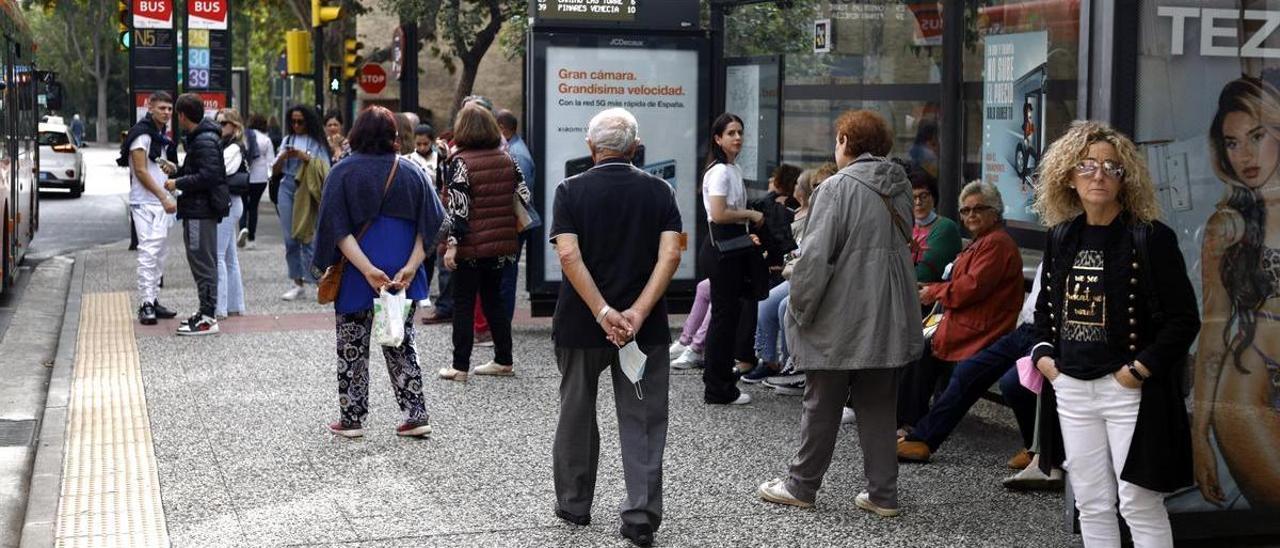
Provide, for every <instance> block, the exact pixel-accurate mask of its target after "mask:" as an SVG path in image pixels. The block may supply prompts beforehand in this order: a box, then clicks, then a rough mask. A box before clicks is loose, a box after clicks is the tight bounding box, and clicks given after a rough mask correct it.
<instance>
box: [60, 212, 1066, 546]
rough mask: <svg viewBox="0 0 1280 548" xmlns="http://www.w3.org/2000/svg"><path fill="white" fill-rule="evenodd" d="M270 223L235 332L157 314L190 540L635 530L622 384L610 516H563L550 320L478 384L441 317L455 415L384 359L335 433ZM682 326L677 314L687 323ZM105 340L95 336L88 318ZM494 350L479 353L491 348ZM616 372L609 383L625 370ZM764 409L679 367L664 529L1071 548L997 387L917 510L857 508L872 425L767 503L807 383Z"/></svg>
mask: <svg viewBox="0 0 1280 548" xmlns="http://www.w3.org/2000/svg"><path fill="white" fill-rule="evenodd" d="M264 205H265V207H264V218H263V232H264V233H265V234H263V235H262V236H261V237H260V239H259V244H260V245H259V246H258V248H257V249H255V250H249V251H243V250H242V253H243V254H242V257H241V262H242V263H243V268H244V280H245V284H246V289H247V293H248V297H249V299H248V300H249V302H248V307H249V311H248V312H249V315H248V316H245V317H242V318H232V319H230V320H227V321H225V322H224V324H223V328H224V330H225V331H226V332H225V333H223V334H221V335H217V336H212V337H201V338H185V339H180V338H177V337H174V336H171V335H170V333H171V332H170V331H169V329H172V327H173V326H172V325H163V324H162V325H163V327H157V328H142V327H141V326H135V327H137V329H136V331H135V332H136V343H137V348H138V350H139V353H140V366H141V369H142V371H141V373H142V378H143V381H144V385H145V393H146V407H147V412H148V413H149V415H150V421H151V423H150V424H151V436H152V439H153V440H154V454H155V459H156V462H157V464H158V470H159V478H160V487H161V489H160V491H161V497H162V500H163V511H164V522H165V523H167V526H168V534H169V538H170V540H171V541H172V544H173V545H174V546H198V547H204V546H378V547H390V546H624V545H626V544H625V543H624V542H623V541H622V540H621V539H620V538H619V537H618V535H617V526H618V520H617V517H616V506H617V503H618V502H619V501H620V500H621V498H622V480H621V471H620V461H619V458H618V453H617V452H618V446H617V432H616V430H617V428H616V422H615V420H614V418H613V404H612V398H611V396H610V394H609V393H608V392H609V391H608V390H602V391H601V398H600V403H599V413H600V427H601V435H602V447H601V455H602V459H601V469H600V478H599V482H598V487H597V490H598V492H597V498H596V507H595V510H594V512H593V514H594V516H593V517H594V523H593V525H591V526H590V527H586V528H575V527H570V526H567V525H564V524H562V523H561V522H560V521H559V520H558V519H556V518H555V517H554V516H553V515H552V513H551V508H552V501H553V494H552V484H551V465H550V455H551V440H552V435H553V431H554V425H555V417H556V413H557V407H558V406H557V403H556V391H557V385H558V380H559V376H558V374H557V372H556V370H555V366H554V362H553V359H552V356H553V354H552V345H551V340H550V325H549V323H548V322H547V321H546V320H545V319H528V318H527V313H525V314H523V315H522V318H521V320H520V321H518V322H517V327H516V330H515V343H516V348H517V351H516V368H517V372H518V373H517V376H516V377H515V378H507V379H503V378H484V377H480V378H474V379H473V380H472V382H470V383H469V384H467V385H457V384H453V383H446V382H443V381H438V380H435V379H434V378H433V377H432V376H430V375H431V374H432V373H433V372H434V370H435V369H436V368H438V367H440V366H441V365H442V364H444V363H446V362H445V360H446V358H447V356H448V354H449V349H450V344H449V339H448V336H449V328H448V327H447V326H428V327H420V328H419V331H418V333H419V338H418V349H419V355H420V357H421V358H422V366H423V368H424V370H425V371H426V373H427V374H428V377H427V379H426V382H425V384H426V395H427V401H428V407H429V410H430V411H431V417H432V422H433V425H434V428H435V432H434V433H433V435H432V436H431V438H430V439H429V440H405V439H400V438H397V437H396V436H395V435H394V434H393V432H392V429H393V428H394V426H395V424H396V420H397V418H398V417H397V410H396V406H395V402H394V399H393V397H392V394H391V388H390V386H389V383H388V381H387V377H386V373H385V368H384V366H383V365H382V359H381V357H380V356H379V355H378V353H377V352H376V351H375V352H374V355H375V357H374V358H373V360H372V363H371V367H372V368H373V370H374V371H375V373H374V374H373V376H372V387H371V407H372V410H371V414H370V418H369V421H368V424H367V429H368V434H367V435H366V438H365V439H364V440H359V441H349V440H343V439H335V438H334V437H332V436H331V435H329V434H327V433H326V432H325V431H324V427H323V425H324V424H325V423H327V422H329V421H331V420H333V419H334V418H335V416H336V413H337V405H336V395H335V385H336V381H335V379H334V378H333V377H334V364H333V361H334V360H333V357H332V354H333V344H334V342H333V333H332V331H331V327H330V326H331V325H332V315H331V313H330V312H329V311H328V310H327V309H326V308H324V307H320V306H318V305H315V304H313V303H312V302H310V301H308V302H293V303H288V302H283V301H281V300H279V297H278V296H279V295H280V293H282V292H283V291H284V290H285V289H287V288H288V283H289V282H288V281H287V280H285V279H284V276H283V270H284V266H283V257H282V255H283V251H282V247H281V246H280V245H279V237H278V233H279V229H278V227H277V226H276V225H275V223H274V222H273V221H274V219H273V218H272V217H271V216H270V215H269V214H268V212H269V211H270V204H264ZM177 242H180V240H179V233H178V232H177V231H175V232H174V233H173V235H172V237H171V245H172V251H171V257H170V261H169V265H168V268H167V270H166V283H167V285H166V288H165V289H164V290H163V292H162V297H161V299H162V300H163V301H164V302H165V304H166V305H168V306H170V307H171V308H175V309H176V310H179V311H180V313H184V314H185V313H189V312H190V310H192V309H193V308H194V306H195V292H194V289H193V284H192V281H191V277H190V274H189V271H188V270H187V267H186V264H185V261H184V260H183V257H182V256H181V255H182V253H181V244H180V243H177ZM79 260H80V261H82V263H83V264H82V266H83V267H84V268H85V272H86V278H85V283H84V288H85V289H84V291H85V294H86V296H87V295H90V294H93V293H104V292H118V291H126V292H128V291H132V289H133V285H134V272H133V269H134V255H133V253H132V252H129V251H127V250H125V248H124V245H123V244H120V245H113V246H108V247H105V248H100V249H96V250H92V251H88V252H83V253H82V254H81V255H80V257H79ZM673 324H674V322H673ZM81 336H82V337H83V336H84V334H83V333H82V334H81ZM488 352H490V350H489V349H484V348H481V349H478V350H477V352H476V357H475V361H476V363H482V362H483V361H487V360H488V358H489V357H490V355H489V354H488ZM605 386H606V387H607V385H605ZM747 390H748V391H750V392H751V393H752V394H753V396H755V397H756V402H755V403H753V404H752V405H750V406H747V407H744V408H724V407H708V406H705V405H703V404H702V403H701V380H700V378H699V376H698V374H697V372H684V373H682V372H677V373H676V374H675V376H674V378H673V380H672V383H671V392H672V394H671V423H670V437H669V442H668V447H667V459H666V469H665V470H666V497H665V505H666V510H665V513H666V519H665V521H664V523H663V527H662V529H661V531H659V534H658V544H659V545H661V546H772V545H779V546H780V545H789V546H790V545H794V546H912V547H915V546H1066V545H1071V544H1072V543H1077V542H1078V540H1076V537H1073V536H1071V535H1070V534H1068V533H1064V532H1063V530H1062V527H1061V504H1062V502H1061V500H1062V499H1061V497H1060V496H1059V495H1056V494H1020V493H1010V492H1006V491H1004V490H1003V489H1002V488H1001V487H1000V485H999V479H1000V478H1001V477H1002V476H1003V475H1004V474H1006V473H1007V471H1006V470H1004V469H1003V463H1004V461H1005V459H1006V458H1007V457H1008V456H1009V455H1010V454H1012V452H1013V450H1014V449H1015V448H1016V446H1017V434H1016V429H1015V427H1014V424H1013V421H1012V416H1011V415H1010V413H1009V412H1008V410H1006V409H1004V408H1001V407H999V406H997V405H994V404H991V403H988V402H981V403H979V405H978V406H977V407H976V408H975V411H974V412H973V413H972V414H971V415H970V417H969V418H967V419H966V420H965V421H964V422H963V423H962V425H961V427H960V429H959V431H958V432H957V433H956V435H955V436H954V437H953V439H952V440H951V441H950V442H949V443H948V444H947V445H946V446H945V447H944V449H943V450H942V452H941V453H940V454H939V455H937V456H936V457H935V462H934V463H932V464H929V465H924V466H921V465H904V466H903V467H902V468H901V475H900V480H899V481H900V488H901V493H902V495H901V496H902V503H903V505H904V507H905V510H906V512H905V513H904V515H903V516H902V517H901V518H898V519H895V520H882V519H877V518H874V517H872V516H870V515H867V514H865V513H862V512H858V511H857V510H856V509H855V508H854V507H853V504H852V503H853V496H854V495H855V494H856V493H857V492H858V489H859V486H860V484H861V480H860V478H859V476H860V472H859V471H860V470H861V466H862V463H861V459H860V456H859V451H858V448H857V444H856V440H855V439H854V438H853V436H855V435H856V429H855V428H854V427H852V426H846V427H844V432H843V435H844V437H843V438H842V439H841V442H840V445H839V447H838V449H837V454H836V461H835V463H834V464H833V466H832V469H831V472H830V473H829V474H828V476H827V483H826V485H825V486H824V488H823V490H822V492H821V493H820V494H819V500H818V506H817V508H815V509H813V510H807V511H806V510H796V509H791V508H781V507H777V506H773V505H769V504H766V503H762V502H760V501H758V500H757V499H756V498H755V497H754V496H753V492H754V489H755V486H756V485H758V484H759V483H760V482H762V481H764V480H766V479H769V478H771V477H775V476H777V475H779V474H780V473H781V472H782V471H783V469H784V467H785V465H786V462H787V460H788V459H789V458H790V457H791V455H792V453H793V450H794V447H795V444H796V440H797V433H796V429H797V425H798V424H799V411H800V409H799V403H800V402H799V398H793V397H781V396H776V395H774V394H772V393H771V392H770V391H766V390H763V389H760V388H747Z"/></svg>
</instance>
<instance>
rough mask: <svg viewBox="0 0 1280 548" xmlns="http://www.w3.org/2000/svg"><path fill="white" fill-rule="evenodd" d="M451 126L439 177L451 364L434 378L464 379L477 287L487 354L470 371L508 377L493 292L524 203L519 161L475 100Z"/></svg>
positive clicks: (507, 327) (506, 335)
mask: <svg viewBox="0 0 1280 548" xmlns="http://www.w3.org/2000/svg"><path fill="white" fill-rule="evenodd" d="M453 131H454V133H453V146H454V150H455V151H454V153H453V154H452V155H451V156H450V157H449V160H448V162H447V164H446V167H445V177H444V179H445V184H446V185H447V188H448V202H449V203H448V212H449V218H450V220H451V221H452V228H451V229H450V231H449V237H448V247H447V248H446V250H445V254H444V265H445V268H448V269H449V270H452V271H453V277H452V280H451V283H452V285H453V302H454V304H453V365H452V366H450V367H445V368H443V369H441V370H440V378H442V379H446V380H453V381H460V382H465V381H466V380H467V375H468V372H469V371H470V370H471V348H472V345H473V344H474V343H475V332H474V329H473V325H472V322H473V320H474V317H475V301H476V295H477V293H478V294H479V297H480V306H481V308H482V310H483V311H484V315H485V317H486V318H488V320H489V331H490V333H492V334H493V354H494V356H493V360H492V361H490V362H489V363H486V364H484V365H482V366H480V367H477V368H476V370H475V373H476V374H477V375H497V376H504V377H509V376H511V375H513V374H514V372H513V371H512V365H513V362H514V361H513V359H512V357H511V316H509V315H508V314H507V310H506V307H505V306H503V304H502V302H503V301H502V297H501V295H499V291H500V288H501V285H502V269H503V267H504V266H506V265H507V264H508V263H511V262H512V261H517V260H519V259H518V258H517V255H516V253H517V251H518V250H519V242H518V241H517V235H518V234H519V232H520V229H519V226H518V222H519V221H518V218H517V216H516V208H515V204H516V203H519V204H521V206H522V207H524V208H525V209H526V210H529V209H530V207H531V206H530V205H529V198H530V195H529V188H528V187H526V186H525V184H524V175H523V174H521V173H520V167H519V166H518V165H516V162H515V160H514V159H512V158H511V155H510V154H507V153H506V152H505V151H503V150H502V133H501V132H500V131H499V130H498V122H497V120H496V119H495V118H494V117H493V114H492V113H490V112H489V111H488V110H485V109H484V108H482V107H479V106H476V105H467V106H464V107H463V108H462V110H461V111H459V112H458V119H457V121H455V122H454V126H453Z"/></svg>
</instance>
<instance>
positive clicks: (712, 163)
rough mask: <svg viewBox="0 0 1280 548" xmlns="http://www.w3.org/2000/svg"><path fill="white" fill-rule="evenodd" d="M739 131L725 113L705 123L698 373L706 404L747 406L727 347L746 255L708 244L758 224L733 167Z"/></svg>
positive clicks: (735, 324) (735, 318) (741, 292)
mask: <svg viewBox="0 0 1280 548" xmlns="http://www.w3.org/2000/svg"><path fill="white" fill-rule="evenodd" d="M742 133H743V124H742V119H741V118H739V117H737V116H735V115H733V114H729V113H727V112H726V113H724V114H721V115H720V116H719V117H718V118H716V120H715V122H714V123H712V124H711V143H710V146H709V149H710V151H711V152H710V154H709V155H708V158H707V164H708V165H707V170H706V172H705V173H704V174H703V175H702V206H703V207H704V208H705V209H706V210H707V220H708V222H709V225H710V228H711V234H712V237H709V238H707V240H706V242H705V243H704V245H703V249H702V253H703V254H704V255H703V256H704V258H705V260H704V264H705V265H707V267H708V268H707V269H708V270H709V274H708V275H709V277H710V279H711V326H710V328H709V329H708V330H707V341H706V348H705V367H706V368H705V369H704V370H703V373H702V382H703V384H704V385H705V391H704V394H703V400H704V401H706V402H707V403H709V404H722V405H723V404H729V405H743V404H747V403H751V396H750V395H749V394H747V393H745V392H742V391H741V390H739V389H738V380H737V378H736V377H735V376H734V374H733V343H734V339H735V337H736V335H737V329H738V321H739V316H740V315H741V314H742V297H743V295H745V294H746V292H747V288H746V278H745V276H744V273H745V272H747V271H748V269H749V268H750V257H749V253H751V252H750V251H747V252H738V253H730V254H725V255H724V256H721V253H720V252H719V251H718V250H717V249H716V248H715V247H714V246H713V245H712V244H711V240H712V238H717V239H721V240H727V239H729V238H731V237H733V236H738V235H742V234H749V231H750V226H751V225H756V226H759V225H760V224H761V223H762V222H764V214H763V213H760V212H759V211H754V210H750V209H747V187H746V185H745V184H743V182H742V170H741V169H740V168H739V167H738V166H737V165H736V164H734V161H735V160H737V158H738V154H739V153H740V152H742ZM756 245H759V241H758V240H757V241H756Z"/></svg>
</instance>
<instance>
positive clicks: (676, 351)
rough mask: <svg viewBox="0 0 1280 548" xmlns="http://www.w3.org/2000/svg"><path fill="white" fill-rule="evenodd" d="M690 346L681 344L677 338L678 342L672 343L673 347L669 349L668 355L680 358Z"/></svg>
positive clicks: (672, 357)
mask: <svg viewBox="0 0 1280 548" xmlns="http://www.w3.org/2000/svg"><path fill="white" fill-rule="evenodd" d="M688 348H689V347H687V346H685V345H683V344H680V341H679V340H677V341H676V342H673V343H671V348H669V349H667V355H668V356H670V357H671V359H673V360H674V359H677V358H679V357H680V355H681V354H684V351H685V350H687V349H688Z"/></svg>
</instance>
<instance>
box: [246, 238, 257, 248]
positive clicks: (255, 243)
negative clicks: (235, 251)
mask: <svg viewBox="0 0 1280 548" xmlns="http://www.w3.org/2000/svg"><path fill="white" fill-rule="evenodd" d="M244 248H245V249H258V242H255V241H253V240H249V243H247V244H244Z"/></svg>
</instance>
